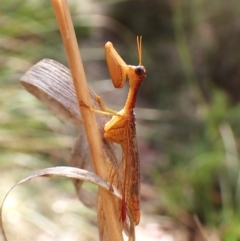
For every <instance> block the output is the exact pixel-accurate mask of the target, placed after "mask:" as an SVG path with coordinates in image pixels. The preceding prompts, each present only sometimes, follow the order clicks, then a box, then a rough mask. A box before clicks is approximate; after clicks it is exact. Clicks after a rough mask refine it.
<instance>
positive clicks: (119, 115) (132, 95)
mask: <svg viewBox="0 0 240 241" xmlns="http://www.w3.org/2000/svg"><path fill="white" fill-rule="evenodd" d="M137 47H138V55H139V65H138V66H133V65H127V64H126V63H125V62H124V61H123V59H122V58H121V57H120V56H119V54H118V53H117V51H116V50H115V49H114V47H113V45H112V43H110V42H107V43H106V45H105V50H106V60H107V64H108V68H109V72H110V75H111V78H112V82H113V84H114V86H115V87H116V88H121V87H122V86H123V85H124V83H125V81H126V76H128V79H129V92H128V97H127V100H126V103H125V106H124V108H123V109H122V110H120V111H119V112H117V111H114V110H111V109H109V108H107V107H105V106H104V104H103V103H102V101H101V98H100V97H98V99H97V100H98V102H99V104H100V105H101V107H102V109H103V111H100V110H95V109H92V108H90V107H88V106H86V105H85V104H84V103H82V105H83V106H85V107H87V108H89V109H90V110H92V111H94V112H96V113H102V114H105V115H111V116H112V119H111V120H110V121H109V122H107V123H106V124H105V127H104V138H105V139H106V140H108V141H112V142H115V143H118V144H120V145H121V147H122V154H123V157H122V161H121V163H120V165H119V166H122V173H123V183H122V221H123V222H124V221H125V220H126V205H127V207H128V208H129V211H130V214H131V216H132V217H131V218H132V219H133V222H134V223H135V225H137V224H138V223H139V221H140V200H139V199H140V197H139V190H140V166H139V156H138V147H137V139H136V126H135V114H134V112H133V109H134V107H135V103H136V98H137V93H138V90H139V87H140V85H141V83H142V81H143V79H144V77H145V76H146V71H145V68H144V66H142V53H141V50H142V38H141V37H137Z"/></svg>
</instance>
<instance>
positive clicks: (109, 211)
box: [52, 0, 123, 241]
mask: <svg viewBox="0 0 240 241" xmlns="http://www.w3.org/2000/svg"><path fill="white" fill-rule="evenodd" d="M52 5H53V8H54V12H55V15H56V18H57V22H58V25H59V29H60V32H61V35H62V39H63V43H64V46H65V50H66V53H67V58H68V63H69V67H70V70H71V73H72V78H73V83H74V87H75V91H76V95H77V99H78V103H79V106H80V102H81V101H83V102H84V103H86V104H87V105H88V106H90V105H91V99H90V95H89V92H88V86H87V82H86V77H85V73H84V69H83V64H82V60H81V57H80V54H79V50H78V44H77V40H76V36H75V31H74V28H73V23H72V19H71V15H70V11H69V8H68V5H67V2H66V0H52ZM80 112H81V116H82V121H83V125H84V130H85V133H86V137H87V140H88V145H89V148H90V152H91V156H92V160H93V164H94V168H95V171H96V173H97V174H98V175H99V176H100V177H102V178H104V179H105V180H106V179H107V171H106V167H105V160H104V154H103V149H102V145H101V140H100V136H99V132H98V128H97V123H96V119H95V116H94V113H92V112H91V111H89V110H88V109H87V108H84V107H80ZM99 195H101V199H102V200H103V204H104V205H103V210H104V214H105V218H106V225H107V231H108V234H109V239H110V240H114V241H115V240H117V241H118V240H123V237H122V232H121V224H120V222H119V220H118V217H117V215H116V213H118V212H117V210H116V207H115V206H114V197H113V195H111V194H110V193H109V192H107V191H106V190H103V189H101V188H100V189H99Z"/></svg>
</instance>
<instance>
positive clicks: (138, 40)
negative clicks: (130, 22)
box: [137, 36, 142, 65]
mask: <svg viewBox="0 0 240 241" xmlns="http://www.w3.org/2000/svg"><path fill="white" fill-rule="evenodd" d="M137 48H138V58H139V65H142V36H137Z"/></svg>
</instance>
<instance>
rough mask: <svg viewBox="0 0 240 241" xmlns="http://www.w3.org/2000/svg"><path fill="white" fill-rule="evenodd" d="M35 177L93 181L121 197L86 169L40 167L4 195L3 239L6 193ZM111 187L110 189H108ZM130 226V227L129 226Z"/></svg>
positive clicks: (115, 190) (0, 220) (1, 218)
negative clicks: (40, 168)
mask: <svg viewBox="0 0 240 241" xmlns="http://www.w3.org/2000/svg"><path fill="white" fill-rule="evenodd" d="M36 177H47V178H53V177H68V178H71V179H74V180H82V181H88V182H90V183H93V184H95V185H97V186H99V187H102V188H104V189H105V190H107V191H109V192H111V193H112V194H113V195H115V196H116V197H117V198H118V199H121V198H122V197H121V194H120V193H119V191H118V190H117V188H116V187H114V186H112V188H110V185H109V183H108V182H106V181H104V180H103V179H102V178H100V177H99V176H98V175H96V174H95V173H93V172H89V171H87V170H83V169H80V168H76V167H65V166H64V167H61V166H59V167H52V168H46V169H42V170H38V171H35V172H33V173H32V174H30V175H28V176H27V177H26V178H23V179H22V180H20V181H19V182H18V183H17V184H15V185H14V186H13V187H12V188H11V189H10V190H9V191H8V193H7V194H6V196H5V197H4V200H3V203H2V205H1V209H0V227H1V231H2V234H3V238H4V240H5V241H7V237H6V234H5V232H4V228H3V217H2V211H3V205H4V202H5V200H6V198H7V197H8V195H9V194H10V192H11V191H12V190H13V189H14V188H15V187H16V186H17V185H19V184H22V183H24V182H27V181H29V180H31V179H33V178H36ZM110 189H111V190H110ZM131 226H132V227H131ZM131 226H130V230H131V228H134V224H133V222H132V223H131ZM132 238H133V237H132V236H131V235H130V236H129V240H133V239H132Z"/></svg>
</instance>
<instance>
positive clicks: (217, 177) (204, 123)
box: [0, 0, 240, 241]
mask: <svg viewBox="0 0 240 241" xmlns="http://www.w3.org/2000/svg"><path fill="white" fill-rule="evenodd" d="M70 6H71V9H72V15H73V21H74V24H75V30H76V34H77V38H78V40H79V44H80V47H81V53H82V56H83V61H84V66H85V68H86V74H87V78H88V80H89V84H90V86H92V88H93V89H94V91H95V92H96V93H98V94H99V95H101V96H102V98H103V100H104V102H105V103H106V104H107V105H108V106H110V107H112V108H114V109H117V110H120V109H121V108H122V106H123V104H124V101H125V98H126V94H127V86H126V87H125V88H124V89H123V90H116V89H114V88H113V86H112V84H111V81H110V80H109V75H108V70H107V67H106V64H105V56H104V44H105V43H106V42H107V41H111V42H113V44H114V46H115V48H116V49H117V51H118V52H119V54H120V55H121V56H122V58H123V59H124V60H125V61H126V63H129V64H135V65H136V64H138V59H137V48H136V35H142V36H143V65H144V66H145V68H146V70H147V78H146V79H145V80H144V83H143V84H142V86H141V89H140V92H139V97H138V102H137V109H136V116H137V131H138V133H137V134H138V143H139V153H140V161H141V170H142V175H141V178H142V190H141V197H142V220H141V223H140V225H139V227H138V228H137V238H138V239H137V240H163V239H161V238H163V237H166V235H172V238H173V239H172V240H184V241H185V240H186V241H187V240H207V239H206V238H205V239H204V237H203V236H204V235H203V233H207V234H206V235H208V237H209V239H208V240H240V229H239V226H240V175H239V174H240V173H239V170H240V161H239V158H238V153H239V145H240V142H239V137H240V127H239V120H240V105H239V100H240V54H239V53H240V45H239V42H240V17H239V16H240V2H237V1H221V0H215V1H211V2H209V1H206V0H172V1H166V0H138V1H137V0H134V1H130V0H129V1H121V0H120V1H117V0H115V1H114V0H112V1H110V0H105V1H97V0H92V1H77V0H75V1H74V0H72V1H71V2H70ZM43 58H52V59H55V60H57V61H59V62H61V63H63V64H65V65H67V61H66V56H65V52H64V49H63V44H62V41H61V37H60V34H59V31H58V27H57V23H56V20H55V16H54V13H53V10H52V7H51V3H50V2H49V1H46V0H41V1H20V0H9V1H4V2H3V3H1V8H0V88H1V89H0V90H1V92H0V154H1V155H0V167H1V171H0V173H1V175H0V177H1V185H0V197H1V200H2V199H3V197H4V195H5V194H6V192H7V191H8V190H9V189H10V188H11V186H12V185H14V184H15V183H16V182H17V181H19V180H20V179H21V178H23V177H25V176H26V175H28V174H29V173H31V172H32V171H34V170H38V169H41V168H44V167H49V166H56V165H66V164H67V162H68V158H69V155H70V151H71V147H72V145H73V143H74V137H75V135H74V134H73V133H74V131H73V128H72V127H71V126H70V125H69V124H68V123H66V122H65V121H63V120H59V119H58V118H57V117H55V116H54V115H53V114H52V113H51V112H50V111H48V110H47V109H46V107H45V106H43V105H42V104H41V103H40V102H39V101H38V100H36V99H35V98H34V97H33V96H31V95H30V94H29V93H27V92H26V91H25V90H24V89H23V88H22V87H21V86H20V84H19V79H20V77H21V76H22V75H23V74H24V73H25V72H26V71H27V70H28V69H29V68H30V67H31V66H32V65H33V64H35V63H36V62H38V61H39V60H41V59H43ZM109 103H111V104H109ZM4 210H5V211H4V221H5V227H6V230H7V234H8V236H9V237H11V239H10V240H16V239H17V240H37V241H41V240H96V239H97V237H98V235H97V229H96V225H97V224H96V217H95V213H94V212H93V211H90V210H88V209H86V208H84V207H83V205H82V204H81V203H80V202H78V200H77V199H76V197H75V194H74V188H73V185H72V183H71V182H70V181H68V180H66V179H55V180H44V179H37V180H33V181H31V182H30V183H28V184H24V185H22V186H21V187H17V188H16V189H14V191H13V192H12V194H10V196H9V198H8V199H7V201H6V204H5V206H4ZM194 217H195V219H194ZM196 217H197V218H196ZM197 220H199V223H201V225H202V228H200V226H201V225H199V224H198V222H197ZM144 235H145V236H144ZM16 237H17V238H16ZM83 237H84V238H83Z"/></svg>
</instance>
